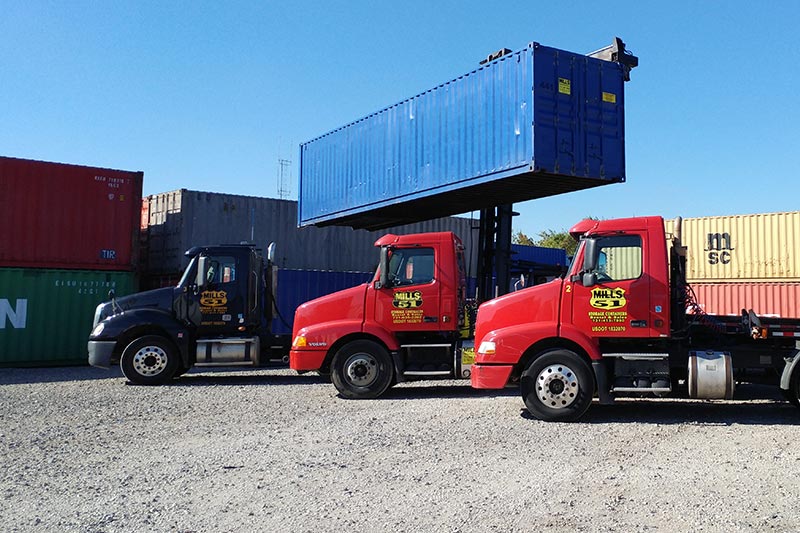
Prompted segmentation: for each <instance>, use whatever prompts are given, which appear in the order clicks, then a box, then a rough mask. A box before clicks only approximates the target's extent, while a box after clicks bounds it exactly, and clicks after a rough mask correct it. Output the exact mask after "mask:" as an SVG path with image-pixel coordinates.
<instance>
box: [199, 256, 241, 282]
mask: <svg viewBox="0 0 800 533" xmlns="http://www.w3.org/2000/svg"><path fill="white" fill-rule="evenodd" d="M207 265H208V267H207V270H206V281H207V282H208V283H209V284H212V285H219V284H221V283H232V282H234V281H236V258H234V257H231V256H212V257H209V258H208V262H207Z"/></svg>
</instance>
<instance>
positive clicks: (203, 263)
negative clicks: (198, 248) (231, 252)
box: [194, 255, 208, 289]
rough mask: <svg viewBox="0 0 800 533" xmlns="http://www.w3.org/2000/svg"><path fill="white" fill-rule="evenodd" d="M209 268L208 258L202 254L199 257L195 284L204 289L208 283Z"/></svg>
mask: <svg viewBox="0 0 800 533" xmlns="http://www.w3.org/2000/svg"><path fill="white" fill-rule="evenodd" d="M207 270H208V258H207V257H205V256H203V255H201V256H200V257H198V258H197V275H196V276H195V278H194V285H195V287H197V288H198V289H202V288H203V287H205V285H206V271H207Z"/></svg>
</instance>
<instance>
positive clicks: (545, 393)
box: [536, 365, 580, 409]
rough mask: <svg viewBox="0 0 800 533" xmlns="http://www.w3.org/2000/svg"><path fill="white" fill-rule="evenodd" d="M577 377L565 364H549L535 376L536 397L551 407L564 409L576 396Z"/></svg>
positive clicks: (577, 387) (578, 387)
mask: <svg viewBox="0 0 800 533" xmlns="http://www.w3.org/2000/svg"><path fill="white" fill-rule="evenodd" d="M578 392H580V386H579V385H578V377H577V376H576V375H575V372H573V371H572V369H571V368H569V367H568V366H566V365H550V366H548V367H546V368H544V369H542V371H541V372H539V375H538V376H537V377H536V397H537V398H539V400H540V401H541V402H542V403H543V404H544V405H546V406H547V407H549V408H551V409H565V408H567V407H569V406H570V405H572V404H573V403H574V402H575V400H576V399H577V397H578Z"/></svg>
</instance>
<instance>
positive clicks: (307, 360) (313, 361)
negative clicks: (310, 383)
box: [289, 350, 328, 370]
mask: <svg viewBox="0 0 800 533" xmlns="http://www.w3.org/2000/svg"><path fill="white" fill-rule="evenodd" d="M327 353H328V352H326V351H325V350H290V351H289V368H291V369H292V370H319V369H320V368H321V367H322V363H324V362H325V354H327Z"/></svg>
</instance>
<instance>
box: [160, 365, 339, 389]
mask: <svg viewBox="0 0 800 533" xmlns="http://www.w3.org/2000/svg"><path fill="white" fill-rule="evenodd" d="M320 383H330V382H329V381H328V380H327V379H325V378H322V377H320V376H318V375H316V374H303V375H294V376H292V375H290V376H287V375H271V374H255V375H254V374H246V375H240V374H239V375H237V374H236V373H231V372H230V371H228V372H226V373H225V374H222V373H220V374H208V373H207V370H206V369H204V372H203V374H185V375H183V376H181V377H180V378H178V379H176V380H174V381H172V382H171V383H170V384H168V385H166V386H168V387H220V386H223V387H224V386H231V385H318V384H320ZM331 386H333V385H331Z"/></svg>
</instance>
